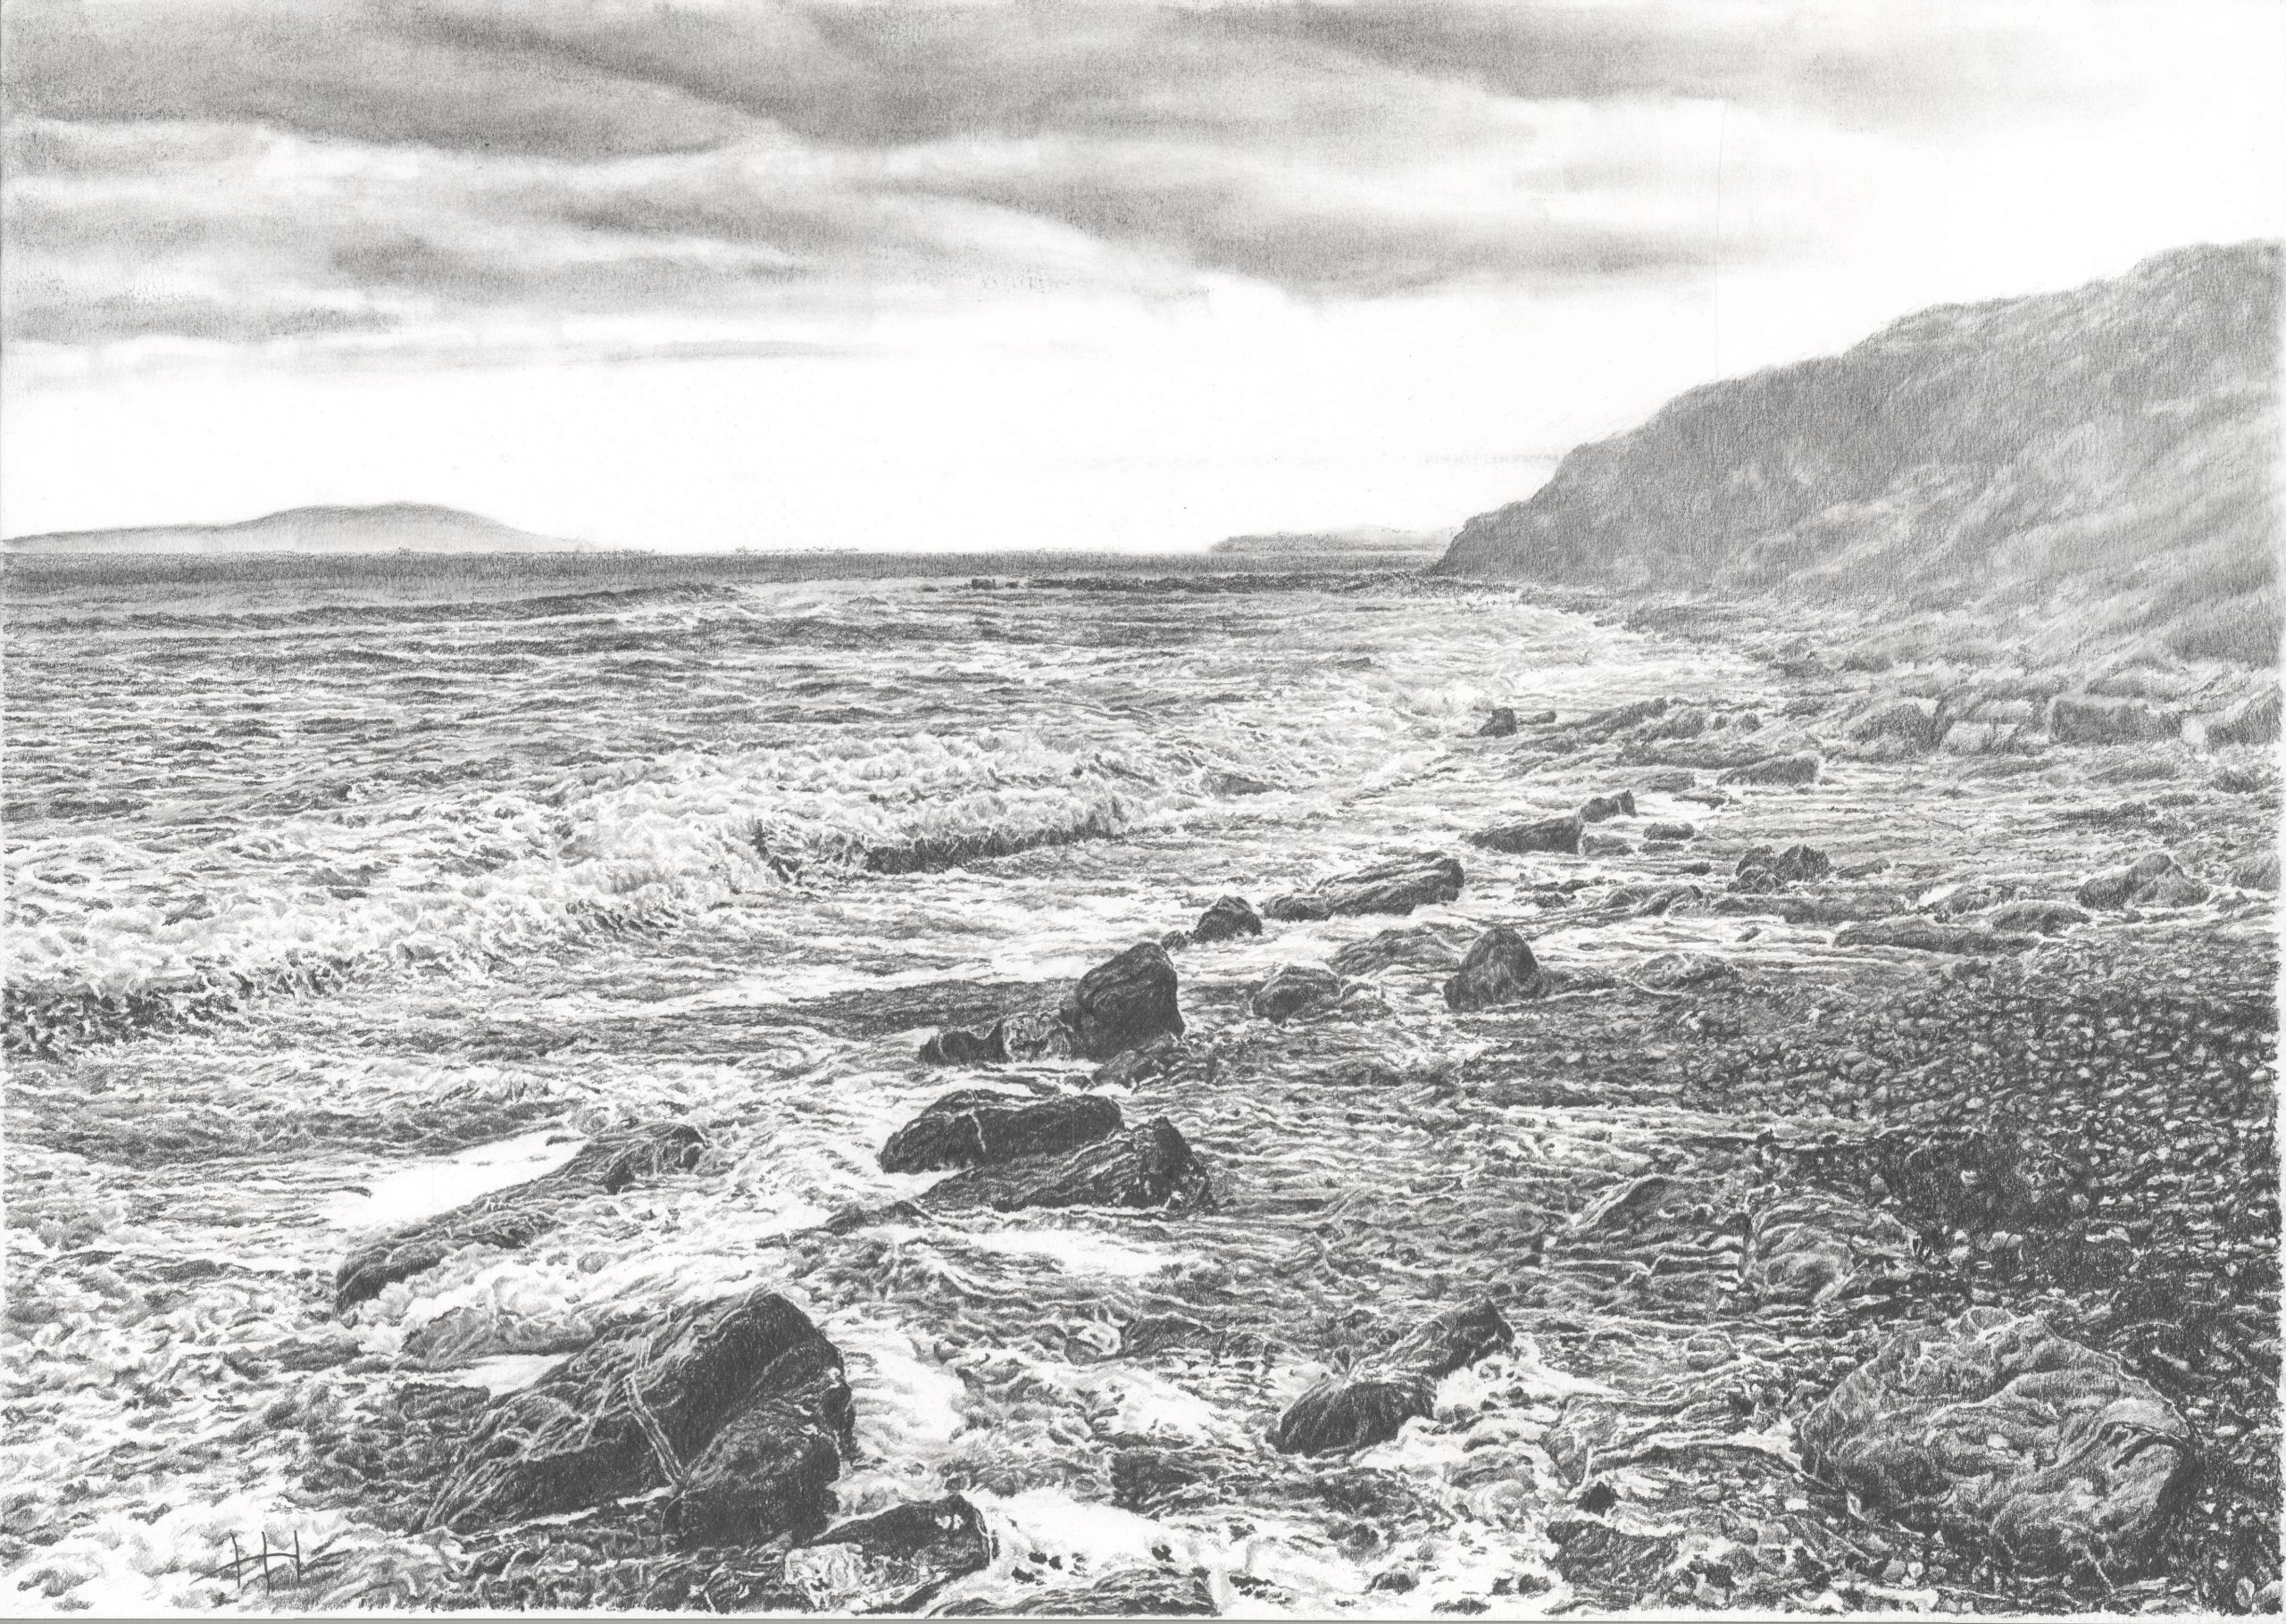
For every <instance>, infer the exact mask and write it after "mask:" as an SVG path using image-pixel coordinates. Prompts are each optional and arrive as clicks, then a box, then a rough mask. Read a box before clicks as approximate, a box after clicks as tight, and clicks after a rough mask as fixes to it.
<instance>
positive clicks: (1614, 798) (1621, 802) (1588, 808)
mask: <svg viewBox="0 0 2286 1624" xmlns="http://www.w3.org/2000/svg"><path fill="white" fill-rule="evenodd" d="M1634 815H1635V792H1634V791H1633V790H1631V789H1623V790H1621V791H1620V792H1619V793H1618V794H1617V795H1590V796H1589V798H1588V799H1587V800H1585V801H1583V802H1581V804H1580V818H1581V821H1582V822H1586V823H1601V822H1603V821H1604V820H1606V819H1607V818H1631V817H1633V816H1634Z"/></svg>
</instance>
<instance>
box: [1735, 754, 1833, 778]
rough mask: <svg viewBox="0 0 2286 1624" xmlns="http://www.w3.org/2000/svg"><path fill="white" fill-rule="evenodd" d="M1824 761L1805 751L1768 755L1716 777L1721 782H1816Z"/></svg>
mask: <svg viewBox="0 0 2286 1624" xmlns="http://www.w3.org/2000/svg"><path fill="white" fill-rule="evenodd" d="M1822 765H1823V763H1822V762H1820V761H1819V760H1818V758H1817V757H1816V756H1815V755H1812V754H1808V753H1807V752H1804V753H1802V754H1796V755H1766V756H1764V757H1763V758H1762V759H1761V760H1760V761H1756V762H1748V763H1747V764H1746V765H1745V766H1743V767H1733V768H1731V770H1730V771H1728V772H1726V773H1724V774H1723V776H1722V777H1721V778H1720V779H1716V780H1715V781H1716V782H1717V783H1721V784H1815V783H1816V782H1817V780H1818V770H1819V768H1820V766H1822Z"/></svg>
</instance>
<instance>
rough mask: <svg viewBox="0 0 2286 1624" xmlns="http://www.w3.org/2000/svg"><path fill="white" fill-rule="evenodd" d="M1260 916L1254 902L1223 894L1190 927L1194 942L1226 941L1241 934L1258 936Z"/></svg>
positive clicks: (1259, 933) (1260, 931)
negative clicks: (1223, 895)
mask: <svg viewBox="0 0 2286 1624" xmlns="http://www.w3.org/2000/svg"><path fill="white" fill-rule="evenodd" d="M1261 934H1262V916H1261V915H1260V914H1258V913H1256V912H1255V911H1254V904H1252V903H1249V902H1248V901H1247V899H1246V898H1245V897H1243V896H1225V897H1222V898H1220V899H1219V900H1217V901H1216V902H1215V904H1214V906H1213V907H1211V908H1209V909H1207V910H1206V912H1204V913H1202V914H1200V915H1199V916H1198V923H1197V924H1196V925H1194V926H1192V927H1191V931H1190V939H1191V940H1192V941H1194V942H1227V941H1230V940H1231V939H1232V938H1233V937H1242V936H1260V935H1261Z"/></svg>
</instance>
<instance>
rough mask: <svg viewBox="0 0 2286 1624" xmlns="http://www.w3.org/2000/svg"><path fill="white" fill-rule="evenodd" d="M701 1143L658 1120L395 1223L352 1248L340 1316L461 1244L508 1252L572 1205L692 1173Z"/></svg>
mask: <svg viewBox="0 0 2286 1624" xmlns="http://www.w3.org/2000/svg"><path fill="white" fill-rule="evenodd" d="M705 1149H706V1139H705V1136H704V1135H703V1134H701V1133H700V1132H699V1131H698V1129H697V1128H693V1127H691V1126H690V1125H689V1124H688V1123H687V1122H656V1123H650V1124H647V1125H645V1126H643V1127H639V1128H626V1129H623V1130H622V1131H619V1132H616V1133H609V1134H604V1135H599V1136H598V1137H596V1138H595V1139H593V1140H590V1141H589V1142H588V1144H587V1145H582V1146H581V1147H580V1150H579V1151H578V1152H577V1153H575V1154H574V1155H573V1156H572V1159H571V1160H570V1161H569V1162H565V1163H564V1164H563V1166H562V1167H559V1168H557V1169H556V1170H555V1171H553V1172H551V1173H546V1174H543V1175H542V1176H541V1177H539V1178H534V1179H530V1180H528V1181H527V1182H525V1183H523V1184H519V1185H514V1186H512V1187H509V1188H507V1189H505V1190H495V1191H494V1192H492V1193H491V1194H490V1195H480V1196H479V1197H477V1199H475V1200H474V1201H471V1202H468V1203H465V1204H463V1205H461V1206H457V1207H455V1208H454V1209H453V1210H452V1211H450V1212H440V1213H438V1215H437V1216H436V1217H434V1218H424V1219H421V1220H418V1221H417V1222H414V1223H410V1224H405V1225H401V1226H400V1227H398V1228H394V1229H391V1230H389V1231H388V1232H387V1233H385V1234H382V1235H380V1236H377V1237H374V1238H373V1239H371V1240H369V1241H367V1242H365V1243H364V1244H363V1245H360V1246H357V1247H355V1249H353V1250H352V1251H351V1252H350V1253H349V1254H348V1256H346V1258H344V1259H343V1260H342V1263H341V1268H340V1270H339V1272H338V1274H337V1275H336V1276H335V1279H334V1308H335V1309H336V1311H337V1312H338V1311H339V1310H342V1309H346V1308H351V1307H354V1306H355V1305H356V1304H357V1303H363V1302H364V1301H366V1300H367V1299H368V1298H371V1297H376V1296H379V1295H380V1294H381V1291H382V1290H383V1288H384V1287H388V1286H390V1285H392V1284H394V1283H395V1282H396V1281H398V1280H406V1279H411V1278H413V1276H414V1275H417V1274H421V1273H424V1272H426V1271H427V1270H431V1269H434V1268H435V1267H436V1266H437V1265H438V1264H439V1263H441V1262H444V1261H445V1260H446V1258H448V1257H450V1256H451V1255H452V1254H453V1253H455V1252H458V1251H460V1250H461V1249H462V1248H463V1247H467V1246H492V1247H496V1248H498V1249H499V1250H501V1251H504V1252H513V1251H514V1250H516V1249H517V1248H518V1247H521V1246H525V1245H530V1243H531V1242H532V1241H534V1240H536V1239H538V1237H540V1236H542V1235H545V1234H546V1233H547V1232H548V1231H549V1230H551V1229H553V1228H555V1227H556V1226H557V1225H558V1224H560V1223H562V1222H563V1210H564V1208H565V1206H566V1205H567V1204H569V1203H572V1202H575V1201H578V1200H580V1198H581V1197H583V1196H588V1195H617V1194H619V1192H620V1191H622V1190H623V1189H625V1188H627V1187H629V1186H630V1185H631V1184H633V1183H635V1182H636V1181H637V1180H638V1179H641V1178H655V1177H657V1176H658V1175H660V1174H662V1173H667V1172H680V1171H684V1170H688V1169H690V1168H692V1167H695V1166H697V1163H698V1159H699V1157H700V1156H701V1155H702V1154H703V1153H705Z"/></svg>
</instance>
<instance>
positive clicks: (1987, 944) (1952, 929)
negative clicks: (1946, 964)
mask: <svg viewBox="0 0 2286 1624" xmlns="http://www.w3.org/2000/svg"><path fill="white" fill-rule="evenodd" d="M1833 945H1835V946H1837V947H1903V948H1906V949H1907V950H1908V951H1910V952H1913V953H1949V954H1975V955H1984V954H2000V953H2023V952H2024V951H2025V950H2026V949H2027V948H2032V947H2037V946H2039V945H2040V938H2039V937H2031V936H2020V935H2016V934H2015V933H2013V932H2009V931H2004V930H1995V929H1992V928H1991V927H1990V926H1989V925H1982V924H1971V923H1963V922H1961V921H1959V920H1934V919H1930V918H1928V917H1927V916H1926V915H1923V914H1919V913H1905V914H1899V915H1898V916H1896V917H1895V918H1891V919H1878V920H1859V921H1857V922H1856V924H1851V925H1844V926H1843V927H1842V928H1841V929H1840V930H1838V931H1836V932H1835V933H1834V937H1833Z"/></svg>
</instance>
